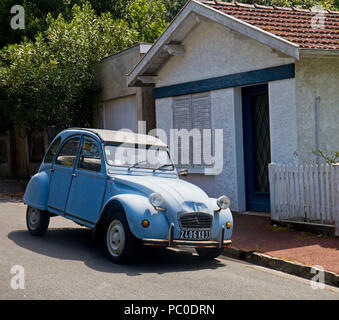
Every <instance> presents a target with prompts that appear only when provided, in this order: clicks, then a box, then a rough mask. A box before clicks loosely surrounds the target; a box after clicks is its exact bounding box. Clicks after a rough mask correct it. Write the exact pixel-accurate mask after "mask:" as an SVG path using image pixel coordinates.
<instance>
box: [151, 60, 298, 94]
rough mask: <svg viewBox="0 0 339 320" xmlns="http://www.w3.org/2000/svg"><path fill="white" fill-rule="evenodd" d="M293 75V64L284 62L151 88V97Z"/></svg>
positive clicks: (255, 82)
mask: <svg viewBox="0 0 339 320" xmlns="http://www.w3.org/2000/svg"><path fill="white" fill-rule="evenodd" d="M294 77H295V65H294V63H292V64H286V65H282V66H278V67H271V68H266V69H260V70H254V71H248V72H241V73H235V74H231V75H227V76H222V77H216V78H209V79H204V80H198V81H191V82H185V83H180V84H176V85H171V86H165V87H159V88H154V89H153V98H154V99H161V98H167V97H175V96H180V95H185V94H191V93H199V92H205V91H211V90H218V89H224V88H232V87H241V86H246V85H253V84H258V83H265V82H268V81H275V80H283V79H289V78H294Z"/></svg>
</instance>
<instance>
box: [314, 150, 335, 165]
mask: <svg viewBox="0 0 339 320" xmlns="http://www.w3.org/2000/svg"><path fill="white" fill-rule="evenodd" d="M312 153H313V154H316V155H319V156H320V157H322V158H323V159H325V160H326V162H327V163H328V164H331V163H339V151H334V152H332V153H331V154H330V155H325V154H324V152H323V151H322V150H320V149H318V150H317V151H312Z"/></svg>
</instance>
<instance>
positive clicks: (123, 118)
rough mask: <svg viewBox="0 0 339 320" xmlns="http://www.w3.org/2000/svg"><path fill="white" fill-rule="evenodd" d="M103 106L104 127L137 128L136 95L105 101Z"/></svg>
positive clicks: (135, 130)
mask: <svg viewBox="0 0 339 320" xmlns="http://www.w3.org/2000/svg"><path fill="white" fill-rule="evenodd" d="M103 107H104V129H111V130H120V129H131V130H133V131H134V132H137V130H138V113H137V98H136V95H135V94H134V95H131V96H127V97H123V98H119V99H113V100H110V101H105V102H104V103H103Z"/></svg>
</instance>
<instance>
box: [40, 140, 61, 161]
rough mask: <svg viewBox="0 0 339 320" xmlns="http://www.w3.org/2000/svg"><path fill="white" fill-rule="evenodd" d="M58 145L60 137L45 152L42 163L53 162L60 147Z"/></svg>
mask: <svg viewBox="0 0 339 320" xmlns="http://www.w3.org/2000/svg"><path fill="white" fill-rule="evenodd" d="M60 143H61V137H59V138H57V139H56V140H55V141H54V142H53V143H52V145H51V146H50V147H49V149H48V151H47V154H46V156H45V159H44V163H52V161H53V158H54V156H55V154H56V152H57V150H58V148H59V146H60Z"/></svg>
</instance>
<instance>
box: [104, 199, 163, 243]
mask: <svg viewBox="0 0 339 320" xmlns="http://www.w3.org/2000/svg"><path fill="white" fill-rule="evenodd" d="M111 201H119V202H120V204H121V205H122V206H123V208H124V210H125V214H126V218H127V221H128V224H129V227H130V229H131V232H132V233H133V235H134V236H135V237H137V238H139V239H145V238H152V239H166V238H167V235H168V230H169V222H168V219H167V217H166V214H165V213H164V212H161V211H157V210H155V208H154V207H153V206H152V205H151V204H150V202H149V201H148V198H147V197H145V196H142V195H137V194H120V195H117V196H114V197H112V198H110V199H109V200H108V201H107V202H106V203H105V205H104V207H103V211H104V209H105V207H106V206H107V205H108V204H109V203H110V202H111ZM143 219H147V220H149V222H150V225H149V227H147V228H144V227H143V226H142V225H141V222H142V220H143Z"/></svg>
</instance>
